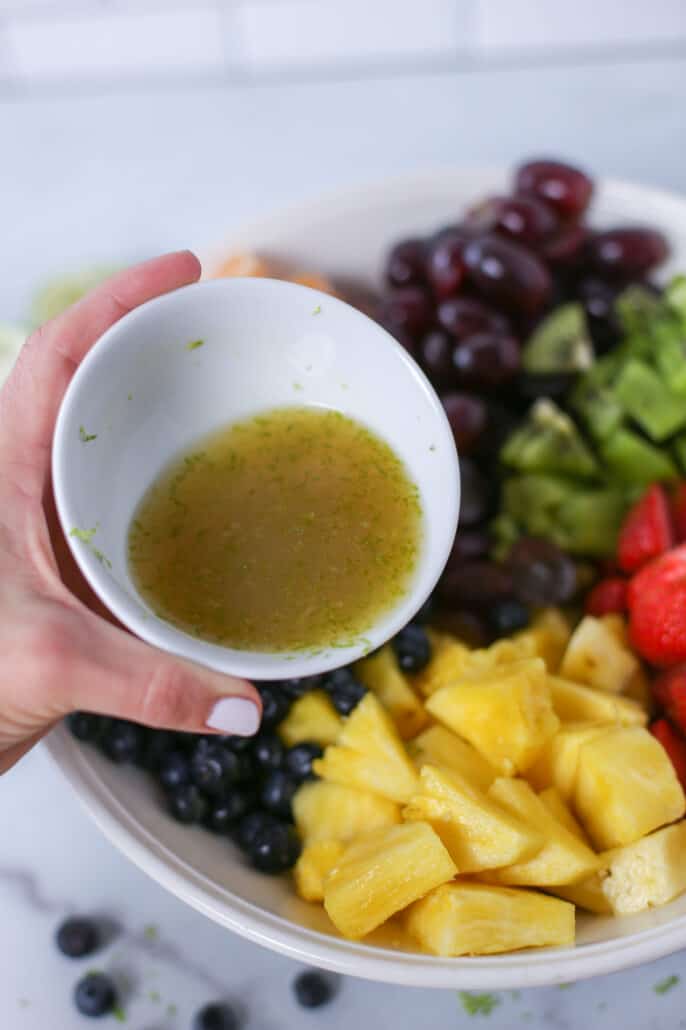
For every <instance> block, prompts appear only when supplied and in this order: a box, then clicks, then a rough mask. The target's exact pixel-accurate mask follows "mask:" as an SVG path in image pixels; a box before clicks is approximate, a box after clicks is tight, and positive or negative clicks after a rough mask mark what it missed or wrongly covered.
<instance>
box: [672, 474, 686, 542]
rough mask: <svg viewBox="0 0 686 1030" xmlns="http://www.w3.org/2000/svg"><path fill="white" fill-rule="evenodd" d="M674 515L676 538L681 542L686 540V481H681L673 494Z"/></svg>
mask: <svg viewBox="0 0 686 1030" xmlns="http://www.w3.org/2000/svg"><path fill="white" fill-rule="evenodd" d="M672 516H673V518H674V528H675V530H676V538H677V540H678V541H679V543H681V542H682V541H684V540H686V483H679V485H678V487H677V488H676V490H675V491H674V494H673V496H672Z"/></svg>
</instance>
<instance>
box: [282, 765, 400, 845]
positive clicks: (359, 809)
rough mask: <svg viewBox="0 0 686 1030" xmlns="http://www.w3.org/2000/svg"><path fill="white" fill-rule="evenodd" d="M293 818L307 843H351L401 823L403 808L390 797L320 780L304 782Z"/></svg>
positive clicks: (298, 791)
mask: <svg viewBox="0 0 686 1030" xmlns="http://www.w3.org/2000/svg"><path fill="white" fill-rule="evenodd" d="M293 818H294V820H295V825H296V826H297V828H298V833H299V834H300V836H301V837H302V838H303V840H304V841H305V843H306V844H312V843H314V842H315V841H320V840H350V839H351V838H352V837H357V836H358V835H359V834H361V833H371V832H372V830H380V829H382V828H383V827H385V826H395V825H396V823H399V822H400V809H399V807H398V806H397V805H396V804H395V803H394V802H393V801H389V800H388V798H382V797H379V795H378V794H370V793H369V792H368V791H363V790H354V789H353V788H352V787H343V786H341V784H340V783H326V782H325V781H324V780H318V781H316V782H314V783H303V785H302V786H301V787H299V788H298V790H297V791H296V794H295V797H294V798H293Z"/></svg>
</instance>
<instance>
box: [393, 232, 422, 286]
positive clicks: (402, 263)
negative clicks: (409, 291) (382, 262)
mask: <svg viewBox="0 0 686 1030" xmlns="http://www.w3.org/2000/svg"><path fill="white" fill-rule="evenodd" d="M425 258H426V249H425V247H424V241H423V240H420V239H415V238H412V239H408V240H401V241H400V242H399V243H396V244H395V246H394V247H391V250H390V252H389V255H388V259H387V261H386V281H387V282H388V283H389V285H391V286H417V285H421V284H422V283H423V282H424V279H425V276H424V264H425Z"/></svg>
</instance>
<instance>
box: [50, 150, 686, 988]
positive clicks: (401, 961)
mask: <svg viewBox="0 0 686 1030" xmlns="http://www.w3.org/2000/svg"><path fill="white" fill-rule="evenodd" d="M507 173H508V168H507V167H506V166H498V165H490V166H488V165H487V166H478V165H475V166H470V165H450V164H449V163H446V164H441V165H437V166H435V167H434V168H431V167H429V168H424V169H421V170H419V171H412V172H407V173H400V174H398V175H394V176H383V177H380V176H379V177H375V178H373V179H370V180H368V181H363V180H360V181H358V182H357V183H355V184H353V185H348V186H342V187H334V188H331V189H328V190H325V191H321V192H319V193H318V194H317V195H316V196H314V197H313V198H311V199H306V198H303V199H302V200H298V201H296V202H294V203H292V204H289V205H276V206H274V208H273V209H272V211H271V212H268V213H267V214H263V215H261V216H259V217H257V218H254V219H250V220H247V221H245V222H241V223H238V224H237V225H236V226H235V228H234V230H233V231H229V232H227V234H226V236H225V237H224V240H223V242H222V243H221V244H217V245H216V246H215V247H207V248H200V249H199V253H200V256H201V260H202V261H203V265H205V262H208V265H209V264H210V263H211V262H213V261H214V260H215V257H214V255H215V254H216V255H217V256H221V254H222V253H224V254H225V252H226V249H227V248H228V247H232V248H234V249H238V248H239V247H240V246H242V245H244V244H243V241H244V240H248V239H251V238H252V239H254V237H255V236H256V235H259V233H260V232H261V231H262V230H263V229H266V228H267V227H268V228H269V232H270V233H271V232H273V227H274V225H275V224H278V225H285V224H287V223H288V222H289V221H292V220H293V219H297V218H299V217H300V218H302V217H306V218H307V219H314V218H315V217H316V216H317V215H321V213H322V212H325V211H327V210H328V209H329V208H330V206H331V205H332V204H334V205H336V206H337V208H339V209H340V208H341V207H343V208H345V207H346V206H348V207H352V206H354V205H355V204H359V203H360V202H361V201H363V200H364V201H365V202H368V203H373V202H374V199H375V198H377V197H383V198H385V199H388V197H389V195H390V194H393V195H394V196H396V197H398V198H402V197H403V196H404V194H405V193H406V192H407V191H408V190H409V191H413V192H417V191H419V190H421V189H426V190H429V191H434V192H436V191H437V190H440V189H445V188H449V187H450V186H455V185H456V184H457V183H459V182H460V181H463V180H465V179H466V180H469V181H470V182H471V181H473V180H474V178H475V177H480V178H481V179H483V180H484V184H485V187H486V188H491V187H493V186H497V184H498V183H502V181H503V178H504V176H505V175H506V174H507ZM606 194H609V195H611V196H620V197H624V198H627V199H628V200H630V201H632V202H635V201H636V200H639V201H641V202H645V201H646V200H647V199H654V200H655V201H656V202H657V203H659V204H661V205H664V206H672V207H674V208H675V209H680V212H681V214H682V215H683V217H684V222H685V224H686V196H684V195H681V194H679V193H677V192H676V191H673V190H666V189H663V188H660V187H655V186H651V185H643V184H641V183H638V182H633V181H630V180H624V179H618V178H613V177H601V178H599V179H598V180H597V193H596V196H604V195H606ZM250 247H251V249H254V245H253V243H251V244H250ZM44 747H45V749H46V751H47V753H48V754H49V755H50V758H51V760H52V761H53V762H54V764H55V766H56V767H57V769H59V771H60V773H61V774H62V775H63V776H64V777H65V779H66V780H67V782H69V783H70V785H71V786H72V787H73V788H74V790H75V792H76V795H77V797H78V799H79V801H80V803H81V804H82V805H83V806H84V808H85V809H86V811H87V812H88V813H89V815H90V816H91V818H92V819H93V821H94V822H95V823H96V825H97V826H98V827H99V828H100V830H101V831H102V832H103V833H104V835H105V836H106V837H107V838H108V840H110V841H111V843H113V844H114V845H115V847H117V848H118V849H119V850H120V851H122V852H123V853H124V854H125V855H126V856H127V857H128V858H130V859H131V861H133V862H134V864H135V865H137V866H138V867H139V868H140V869H141V870H142V871H143V872H145V873H147V875H149V876H151V877H152V879H154V880H155V881H156V882H158V883H159V884H160V885H161V886H163V887H164V888H166V889H167V890H169V891H170V892H171V893H172V894H174V895H175V896H176V897H178V898H180V899H182V900H183V901H185V902H187V903H188V904H189V905H190V906H191V907H192V908H194V909H196V910H197V911H199V912H202V913H203V914H205V915H206V916H208V917H209V918H211V919H213V920H214V921H215V922H218V923H219V924H221V925H223V926H225V927H227V928H228V929H230V930H232V931H234V932H236V933H238V934H239V935H241V936H243V937H246V938H247V939H249V940H251V941H254V942H255V943H257V944H261V945H262V946H264V947H267V948H270V949H271V950H274V951H277V952H280V953H282V954H285V955H288V956H289V957H290V958H293V959H296V960H298V961H301V962H310V963H312V964H315V965H318V966H320V967H322V968H325V969H329V970H332V971H335V972H339V973H342V974H346V975H350V976H356V977H360V978H363V979H369V980H374V981H378V982H384V983H390V984H398V985H403V986H416V987H427V988H441V989H452V990H455V989H489V990H497V989H515V988H524V987H539V986H550V985H555V984H560V983H567V982H569V981H577V980H584V979H589V978H592V977H595V976H601V975H607V974H610V973H614V972H618V971H620V970H623V969H629V968H631V967H633V966H637V965H640V964H643V963H646V962H650V961H654V960H656V959H659V958H663V957H665V956H667V955H670V954H672V953H674V952H675V951H677V950H678V949H679V948H681V947H683V946H684V945H685V944H686V916H680V917H677V918H676V919H674V920H672V921H671V922H670V923H668V924H667V925H662V926H655V927H651V928H648V929H645V930H641V931H638V932H636V933H632V934H629V935H627V936H625V937H620V938H613V939H611V940H609V941H602V942H596V943H591V944H584V945H579V946H576V947H573V948H563V949H552V948H542V949H540V950H529V951H521V952H513V953H504V954H502V955H495V956H492V957H488V958H484V957H468V958H448V959H441V958H438V957H436V956H431V955H422V954H419V953H414V952H403V951H394V950H389V949H385V948H379V947H375V946H374V947H373V946H369V945H361V944H359V943H356V942H350V941H346V940H344V939H342V938H337V937H333V936H329V935H327V934H323V933H320V932H318V931H315V930H310V929H307V928H305V927H301V926H298V925H297V924H296V923H293V922H292V921H290V920H288V919H285V918H283V917H280V916H276V915H274V914H273V913H270V912H265V911H264V910H262V909H260V908H259V907H258V906H255V905H253V904H252V903H250V902H246V901H245V900H244V899H242V898H240V897H238V896H235V895H231V902H230V904H227V901H226V897H225V893H226V892H225V889H224V888H219V887H218V885H216V884H212V882H211V881H208V880H207V879H206V878H205V877H204V876H203V875H202V874H200V873H198V872H197V871H196V870H193V869H192V868H190V867H189V866H188V865H187V864H186V863H185V862H183V861H182V860H181V859H179V858H178V856H176V855H175V854H174V853H172V852H171V851H169V849H167V848H166V847H165V846H164V845H161V844H160V843H159V841H157V840H156V839H155V838H154V837H153V836H152V834H150V833H148V832H147V831H146V830H145V829H144V827H142V826H141V825H140V824H139V823H138V822H137V821H136V820H135V819H134V818H133V817H132V816H131V815H130V813H129V812H128V811H127V810H126V809H125V808H124V806H123V805H122V803H121V802H120V801H118V800H117V798H116V797H115V795H114V794H113V793H112V791H111V790H110V789H109V788H108V787H107V786H106V785H105V784H104V782H103V781H102V780H101V779H100V778H99V776H98V775H97V773H96V771H95V770H94V769H93V768H92V767H90V766H89V763H88V761H87V757H86V755H85V754H84V751H83V747H82V745H80V744H78V743H77V742H76V741H75V740H73V738H72V737H71V736H70V734H69V733H68V731H67V729H66V727H65V726H63V725H62V726H58V727H56V728H55V729H54V730H53V731H52V732H51V734H50V735H49V736H48V737H47V738H46V739H45V741H44ZM220 894H221V895H222V898H221V901H220V903H219V904H217V901H218V900H219V895H220ZM213 899H214V903H213Z"/></svg>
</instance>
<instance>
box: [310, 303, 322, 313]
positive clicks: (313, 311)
mask: <svg viewBox="0 0 686 1030" xmlns="http://www.w3.org/2000/svg"><path fill="white" fill-rule="evenodd" d="M321 313H322V306H321V304H317V306H316V308H313V309H312V314H313V315H321Z"/></svg>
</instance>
